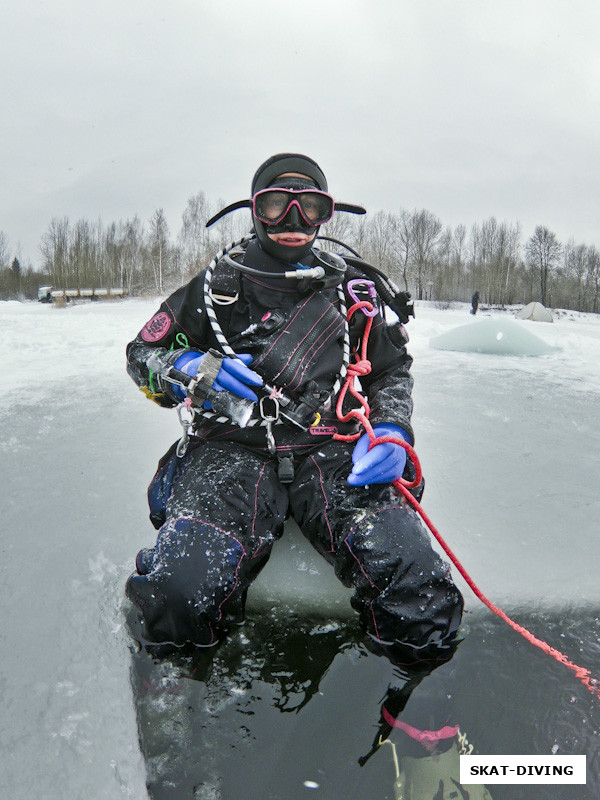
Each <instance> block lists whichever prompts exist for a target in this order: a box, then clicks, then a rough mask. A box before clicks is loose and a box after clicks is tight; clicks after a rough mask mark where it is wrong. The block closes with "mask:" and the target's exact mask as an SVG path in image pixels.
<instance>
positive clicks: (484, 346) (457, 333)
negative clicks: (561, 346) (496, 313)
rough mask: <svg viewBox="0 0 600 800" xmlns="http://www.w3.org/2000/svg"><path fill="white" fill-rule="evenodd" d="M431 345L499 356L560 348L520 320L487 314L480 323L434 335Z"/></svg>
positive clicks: (531, 354)
mask: <svg viewBox="0 0 600 800" xmlns="http://www.w3.org/2000/svg"><path fill="white" fill-rule="evenodd" d="M431 346H432V347H434V348H436V349H437V350H459V351H461V352H463V353H492V354H494V355H499V356H542V355H547V354H548V353H553V352H555V351H556V349H557V348H556V347H553V346H552V345H550V344H546V342H544V341H543V340H542V339H540V338H539V337H538V336H536V335H535V334H534V333H531V332H530V331H528V330H526V329H525V327H523V326H522V325H520V324H519V323H517V322H513V321H511V320H508V319H505V318H501V317H488V318H487V319H484V320H481V322H473V323H472V324H470V325H460V326H459V327H458V328H452V330H450V331H448V332H447V333H442V334H440V335H439V336H434V337H433V339H432V340H431Z"/></svg>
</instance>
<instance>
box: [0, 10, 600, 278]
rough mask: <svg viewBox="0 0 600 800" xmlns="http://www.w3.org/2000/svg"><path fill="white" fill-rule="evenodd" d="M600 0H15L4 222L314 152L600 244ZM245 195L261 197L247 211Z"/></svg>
mask: <svg viewBox="0 0 600 800" xmlns="http://www.w3.org/2000/svg"><path fill="white" fill-rule="evenodd" d="M599 53H600V4H599V3H598V0H568V1H567V0H565V1H564V2H557V0H518V1H516V0H501V2H499V0H493V1H490V0H410V1H408V0H318V2H315V3H308V2H307V3H298V2H285V0H169V2H166V1H165V0H118V1H117V0H102V2H98V3H85V2H81V0H78V1H77V2H75V0H19V2H14V3H5V4H3V10H2V12H1V14H0V69H1V72H0V74H1V75H2V80H1V84H0V98H1V105H0V109H1V114H0V130H1V144H2V147H1V155H0V163H1V166H2V169H1V173H0V231H4V233H5V234H6V236H7V237H8V239H9V242H10V244H11V247H12V250H13V252H16V251H17V247H18V245H19V243H20V246H21V250H20V255H21V257H22V258H23V260H24V261H29V260H30V261H31V262H32V263H34V264H37V263H38V262H39V243H40V239H41V236H42V234H43V233H44V231H45V230H46V229H47V227H48V224H49V222H50V220H51V219H52V218H53V217H63V216H67V217H69V219H70V220H72V221H73V222H74V221H76V220H77V219H79V218H81V217H85V218H87V219H90V220H94V219H97V218H101V219H102V221H103V222H104V223H105V224H107V223H109V222H111V221H113V220H118V219H125V218H128V217H133V216H134V215H135V214H138V215H139V216H140V217H141V218H142V219H144V220H146V219H148V218H149V217H150V216H151V214H152V213H153V211H155V210H156V209H157V208H164V210H165V212H166V214H167V218H168V221H169V225H170V229H171V233H172V235H173V236H175V235H176V233H177V231H178V229H179V226H180V221H181V214H182V213H183V210H184V209H185V206H186V203H187V200H188V198H189V197H190V196H191V195H193V194H196V193H197V192H199V191H200V190H203V191H204V192H205V193H206V194H207V196H208V197H209V198H211V199H213V200H217V199H218V198H222V199H223V200H224V201H225V202H227V203H230V202H233V201H234V200H238V199H242V198H244V197H247V196H248V193H249V184H250V179H251V177H252V174H253V173H254V170H255V169H256V167H257V166H258V165H259V164H260V163H261V162H262V161H263V160H264V159H265V158H267V157H268V156H270V155H272V154H273V153H276V152H281V151H290V150H291V151H298V152H305V153H307V154H308V155H311V156H312V157H313V158H315V159H316V160H317V161H318V162H319V163H320V165H321V166H322V168H323V169H324V171H325V173H326V175H327V177H328V180H329V184H330V189H331V191H332V193H333V194H334V196H335V197H336V198H337V199H338V200H345V201H347V202H356V203H362V204H364V205H365V206H366V207H367V209H368V210H369V212H370V213H375V212H376V211H377V210H378V209H385V210H388V211H398V210H399V209H400V208H407V209H413V208H427V209H428V210H430V211H432V212H433V213H435V214H437V215H438V216H439V217H440V219H441V220H442V222H443V223H444V224H445V225H451V226H454V225H457V224H459V223H463V224H465V225H466V226H467V227H468V228H470V226H471V225H472V224H473V223H474V222H481V221H483V220H484V219H487V218H488V217H490V216H495V217H496V218H497V219H498V220H499V221H508V222H517V221H519V222H520V223H521V225H522V228H523V235H524V237H528V236H529V235H531V233H532V232H533V228H534V227H535V225H537V224H544V225H547V226H548V227H549V228H550V229H551V230H553V231H555V232H556V234H557V235H558V237H559V238H560V239H561V240H563V241H566V240H567V239H568V238H569V237H571V236H572V237H574V238H575V240H576V241H578V242H585V243H587V244H592V243H595V244H597V245H600V212H599V202H598V197H599V194H600V192H599V188H600V178H599V164H600V159H599V152H598V151H599V145H600V57H599ZM238 213H247V212H238Z"/></svg>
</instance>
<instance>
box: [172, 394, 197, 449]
mask: <svg viewBox="0 0 600 800" xmlns="http://www.w3.org/2000/svg"><path fill="white" fill-rule="evenodd" d="M184 411H188V412H189V413H190V415H191V416H190V418H189V419H185V418H184V416H183V412H184ZM177 416H178V417H179V424H180V425H181V427H182V428H183V433H182V435H181V439H180V440H179V441H178V442H177V449H176V453H177V457H178V458H182V457H183V456H184V455H185V454H186V452H187V448H188V442H189V440H190V429H191V428H192V425H193V424H194V417H195V416H196V412H195V410H194V408H193V407H192V406H190V405H188V404H187V403H185V402H184V403H180V404H179V405H178V406H177Z"/></svg>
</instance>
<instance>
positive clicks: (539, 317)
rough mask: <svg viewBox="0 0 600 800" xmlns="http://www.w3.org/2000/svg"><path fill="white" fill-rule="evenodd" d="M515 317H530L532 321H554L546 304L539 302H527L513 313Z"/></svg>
mask: <svg viewBox="0 0 600 800" xmlns="http://www.w3.org/2000/svg"><path fill="white" fill-rule="evenodd" d="M515 318H516V319H530V320H532V321H533V322H554V317H553V316H552V314H551V313H550V312H549V311H548V309H547V308H546V306H543V305H542V304H541V303H527V305H526V306H525V307H524V308H522V309H521V310H520V311H517V313H516V314H515Z"/></svg>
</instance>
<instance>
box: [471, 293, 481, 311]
mask: <svg viewBox="0 0 600 800" xmlns="http://www.w3.org/2000/svg"><path fill="white" fill-rule="evenodd" d="M478 308H479V292H475V293H474V294H473V297H472V298H471V314H473V316H475V314H476V313H477V309H478Z"/></svg>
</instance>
